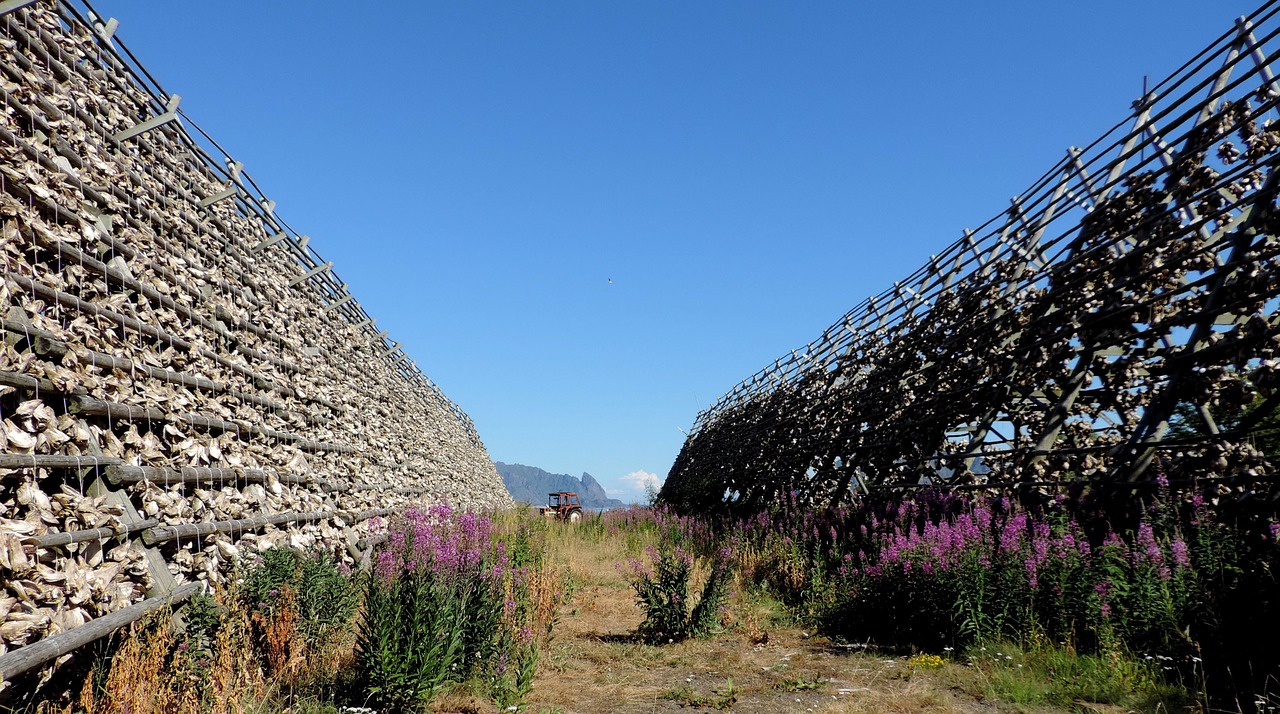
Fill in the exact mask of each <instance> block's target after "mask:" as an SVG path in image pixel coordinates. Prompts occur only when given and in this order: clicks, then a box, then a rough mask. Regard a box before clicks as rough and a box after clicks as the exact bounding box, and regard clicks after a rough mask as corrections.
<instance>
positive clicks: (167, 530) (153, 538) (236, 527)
mask: <svg viewBox="0 0 1280 714" xmlns="http://www.w3.org/2000/svg"><path fill="white" fill-rule="evenodd" d="M335 515H337V514H336V513H334V512H332V511H311V512H308V513H298V512H293V511H291V512H288V513H277V514H275V515H270V516H258V517H256V518H238V519H235V520H230V521H210V522H208V523H184V524H182V525H177V526H159V527H156V528H149V529H147V530H145V531H143V532H142V542H143V543H146V544H147V545H157V544H159V543H167V542H168V541H171V540H175V539H177V538H195V537H196V536H207V535H213V534H214V533H237V532H242V531H255V530H258V529H259V528H264V527H266V526H277V525H282V524H284V523H304V522H307V521H318V520H321V519H323V518H332V517H334V516H335Z"/></svg>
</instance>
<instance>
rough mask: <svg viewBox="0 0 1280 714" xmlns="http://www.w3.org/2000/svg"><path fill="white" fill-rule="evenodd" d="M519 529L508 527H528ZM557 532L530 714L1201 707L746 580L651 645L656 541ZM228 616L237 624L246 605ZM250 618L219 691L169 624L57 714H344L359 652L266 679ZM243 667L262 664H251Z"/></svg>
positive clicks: (1140, 672)
mask: <svg viewBox="0 0 1280 714" xmlns="http://www.w3.org/2000/svg"><path fill="white" fill-rule="evenodd" d="M520 517H521V516H518V515H511V516H502V517H501V518H502V519H503V522H504V523H505V522H506V519H507V518H510V519H512V521H511V522H512V523H515V522H516V520H517V519H519V518H520ZM507 525H510V523H508V524H507ZM542 525H543V524H539V527H541V526H542ZM545 525H546V527H547V531H546V533H547V548H548V555H549V562H551V563H553V564H555V566H554V567H555V568H556V570H557V571H558V572H559V573H560V575H561V581H562V582H563V586H562V590H563V591H564V592H566V593H569V594H571V597H569V598H568V599H567V600H565V601H563V604H562V605H561V606H560V610H559V620H558V622H557V624H556V627H555V630H554V632H553V635H552V638H551V640H550V642H549V644H548V646H547V648H546V649H545V650H544V651H543V652H542V654H541V656H540V658H539V666H538V670H537V674H536V677H535V679H534V685H533V690H532V691H531V692H530V693H529V695H528V696H527V697H526V698H525V700H524V701H523V702H522V703H521V705H520V708H519V711H521V712H528V713H529V714H535V713H538V714H541V713H545V714H595V713H600V714H603V713H604V712H623V713H626V712H635V713H636V714H640V713H642V712H644V713H648V712H677V711H680V710H682V709H706V710H725V711H741V712H772V711H813V712H817V713H819V714H864V713H866V714H869V713H871V712H877V713H878V712H901V713H904V714H907V713H911V714H913V713H915V712H937V713H939V714H953V713H954V714H980V713H982V714H985V713H990V712H1015V711H1016V712H1035V713H1036V714H1053V713H1056V712H1067V711H1090V710H1092V711H1102V712H1121V711H1149V712H1156V711H1160V712H1176V711H1183V710H1185V708H1186V706H1187V705H1189V704H1192V703H1193V702H1191V701H1189V699H1188V698H1187V697H1186V695H1185V694H1183V693H1182V692H1181V691H1180V690H1178V689H1176V688H1174V687H1169V686H1167V685H1163V684H1161V683H1160V681H1159V676H1158V675H1159V672H1158V671H1157V669H1158V668H1154V667H1153V666H1152V665H1151V664H1150V663H1145V662H1143V661H1141V660H1138V659H1136V658H1133V657H1120V656H1113V657H1109V658H1107V657H1088V656H1081V655H1078V654H1076V653H1074V652H1073V651H1071V650H1069V649H1068V648H1065V647H1061V646H1049V645H1045V644H1039V645H1037V646H1034V647H1026V648H1022V647H1018V646H1016V645H1015V644H1011V643H1003V642H1002V643H987V644H986V645H985V647H986V649H981V648H978V649H977V650H976V651H974V652H971V653H970V657H968V658H967V659H966V660H965V661H955V660H954V659H953V658H952V657H950V656H949V655H948V654H947V653H929V652H923V653H912V654H911V655H910V656H907V653H904V654H902V655H896V656H890V655H886V654H876V653H875V651H874V648H871V649H870V650H867V651H857V649H856V648H848V647H844V646H841V645H838V644H837V643H833V642H831V641H829V640H827V639H826V638H824V637H821V636H814V635H812V633H811V631H806V630H805V629H804V628H802V627H801V626H800V625H799V623H798V622H797V621H796V619H795V617H794V615H793V614H792V613H791V612H790V611H789V610H788V609H787V608H786V607H785V606H784V605H783V604H782V603H781V602H779V601H778V599H776V598H775V597H772V596H771V595H769V594H768V593H767V592H765V591H764V590H762V589H761V588H760V587H759V586H757V585H756V584H755V583H752V582H749V581H746V580H743V579H741V578H740V579H739V580H738V581H737V582H735V584H734V587H733V592H734V594H733V596H732V597H731V598H730V600H729V604H728V608H727V613H726V615H725V617H724V618H723V620H722V621H721V623H720V627H719V629H718V630H717V631H716V633H715V634H713V635H712V636H710V637H706V638H699V639H691V640H687V641H685V642H681V643H677V644H672V645H661V646H657V645H647V644H644V643H642V642H641V641H640V640H639V639H638V638H637V637H636V636H635V632H636V628H637V627H638V626H639V624H640V622H641V621H642V618H643V615H642V613H641V611H640V609H639V608H638V607H637V605H636V602H635V594H634V592H633V591H632V590H631V588H630V586H629V584H628V582H627V578H626V576H625V573H624V572H623V569H622V568H619V567H617V565H618V564H625V562H626V560H627V559H628V558H630V557H636V556H639V555H640V554H641V553H642V552H643V550H644V548H645V546H646V545H649V544H653V543H654V542H655V540H656V532H655V531H654V530H653V529H637V530H636V531H635V532H630V533H616V532H614V533H610V532H609V530H608V529H607V528H606V527H605V526H604V525H603V524H602V523H600V522H599V521H598V520H595V521H594V522H593V519H591V518H588V519H587V520H586V521H584V522H583V523H582V524H579V525H577V526H570V525H567V524H560V523H549V524H545ZM222 606H223V607H229V608H232V609H234V603H231V602H227V601H224V602H223V603H222ZM250 617H251V613H243V612H241V613H240V614H239V615H238V616H237V618H232V620H230V624H229V626H224V627H222V628H221V629H220V630H219V631H218V633H217V637H218V638H220V639H219V643H220V644H221V645H222V646H220V647H217V648H214V649H215V650H216V651H219V652H222V653H229V654H223V655H221V656H219V657H217V658H216V659H215V660H205V661H200V662H199V666H203V667H205V668H206V669H207V670H208V675H207V677H205V681H207V682H208V683H209V684H208V686H207V689H205V690H201V691H200V692H192V691H189V690H184V689H183V687H182V686H181V684H182V682H181V681H180V680H179V679H177V678H176V677H177V676H178V675H176V674H175V672H174V669H173V668H172V667H171V666H169V663H166V662H165V656H166V653H167V652H169V651H171V647H170V645H171V644H172V642H173V638H174V637H175V636H177V635H176V633H174V632H173V631H172V630H171V629H170V628H169V627H168V625H167V620H165V619H161V620H159V621H158V622H156V623H154V624H153V625H151V626H149V627H146V628H141V627H140V628H137V630H136V631H135V633H134V635H133V636H131V637H128V638H125V639H124V641H123V642H122V644H121V646H120V647H119V648H118V649H116V651H115V654H114V658H113V660H112V661H113V666H112V667H111V669H110V671H104V672H99V673H97V674H96V675H95V676H93V677H91V678H90V679H89V680H87V681H86V690H85V694H84V695H83V696H82V697H81V700H80V701H81V702H82V704H81V705H79V706H68V707H66V708H62V707H59V708H57V709H46V710H44V711H66V712H88V713H89V714H111V713H113V712H124V711H129V712H131V714H132V713H138V714H146V713H147V712H156V713H157V714H158V713H159V712H169V711H181V712H191V713H193V714H206V713H208V714H221V712H231V711H240V712H245V713H247V714H277V713H283V712H289V713H290V714H337V712H339V711H340V707H338V706H337V705H336V704H335V701H337V700H336V699H335V694H334V693H335V691H336V689H337V688H338V687H339V686H340V681H339V679H340V677H339V674H338V673H339V672H340V671H342V670H343V669H344V668H345V667H346V666H347V664H349V661H348V660H347V659H344V655H342V652H343V651H347V654H348V655H349V648H347V649H346V650H344V649H343V648H342V647H332V648H316V649H315V651H311V650H308V651H305V652H297V651H294V650H291V649H290V646H291V645H290V646H286V645H285V644H280V645H279V647H278V650H279V651H278V652H276V653H275V655H276V657H277V659H279V662H278V663H277V665H278V667H277V669H278V672H277V673H276V674H274V675H271V674H270V673H264V670H263V668H261V667H258V666H256V665H253V664H252V663H253V662H255V661H257V660H256V659H254V656H253V655H252V649H251V648H252V646H253V645H252V643H251V642H250V641H249V638H250V637H251V636H252V632H253V627H254V626H253V624H252V623H251V622H250ZM236 652H240V653H242V654H244V653H249V654H248V655H246V656H244V657H237V656H235V655H234V653H236ZM997 653H999V654H997ZM268 654H270V653H268ZM268 659H270V658H269V657H268ZM291 663H293V664H291ZM246 665H251V666H246ZM281 674H283V676H281ZM197 695H199V696H198V698H197ZM430 709H431V711H436V712H468V713H472V714H500V713H501V712H503V711H504V709H503V708H501V707H498V706H497V705H495V704H494V703H493V702H492V701H489V700H488V699H487V698H486V697H485V696H483V693H481V692H478V691H477V690H476V689H475V688H474V687H472V688H468V687H466V686H455V687H452V688H451V689H449V690H447V691H445V692H444V693H442V694H441V695H440V696H439V697H438V698H437V699H436V701H434V702H433V703H432V705H431V708H430ZM0 711H2V708H0Z"/></svg>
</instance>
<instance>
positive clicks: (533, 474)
mask: <svg viewBox="0 0 1280 714" xmlns="http://www.w3.org/2000/svg"><path fill="white" fill-rule="evenodd" d="M493 464H494V466H497V467H498V475H500V476H502V482H503V483H504V484H506V486H507V491H509V492H510V493H511V497H512V498H514V499H515V500H517V501H524V502H526V503H532V504H533V505H535V506H545V505H546V504H547V494H548V493H553V492H555V491H575V492H577V494H578V497H579V498H581V499H582V506H583V507H584V508H623V507H625V506H626V505H627V504H625V503H623V502H622V501H619V500H618V499H616V498H609V494H607V493H605V491H604V487H603V486H601V485H600V483H599V482H598V481H596V480H595V478H593V477H592V476H591V474H589V473H587V472H585V471H584V472H583V473H582V478H580V479H577V478H574V477H572V476H570V475H569V474H553V473H551V472H549V471H543V470H542V469H540V468H538V467H536V466H525V465H524V464H504V463H502V462H501V461H495V462H493Z"/></svg>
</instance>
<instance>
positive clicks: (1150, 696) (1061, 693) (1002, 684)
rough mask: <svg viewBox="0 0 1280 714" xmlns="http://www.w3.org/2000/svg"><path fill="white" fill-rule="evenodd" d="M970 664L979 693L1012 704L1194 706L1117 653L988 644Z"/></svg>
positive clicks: (1147, 668) (1151, 671) (1148, 668)
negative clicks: (1087, 653)
mask: <svg viewBox="0 0 1280 714" xmlns="http://www.w3.org/2000/svg"><path fill="white" fill-rule="evenodd" d="M970 663H971V664H972V665H973V666H972V669H973V670H974V671H975V672H976V673H977V677H976V678H975V680H974V683H975V684H976V685H977V687H978V690H979V691H980V693H981V694H982V695H983V696H986V697H990V698H993V699H999V700H1001V701H1005V702H1009V703H1011V704H1019V705H1041V704H1049V705H1058V706H1070V707H1077V708H1081V707H1084V708H1088V707H1089V706H1090V705H1097V704H1103V705H1113V706H1118V707H1122V708H1124V709H1126V710H1136V711H1150V712H1156V711H1162V712H1169V711H1181V710H1183V709H1185V708H1187V707H1188V706H1191V705H1193V704H1194V700H1193V699H1192V698H1191V697H1190V696H1189V694H1188V693H1187V691H1186V690H1185V689H1182V688H1181V687H1176V686H1173V685H1169V684H1166V683H1164V682H1162V681H1161V678H1160V675H1159V672H1158V671H1157V668H1156V667H1155V666H1154V665H1152V664H1150V663H1147V662H1144V661H1142V660H1139V659H1137V658H1134V657H1131V656H1126V655H1124V654H1122V653H1118V652H1117V653H1112V654H1111V655H1110V656H1094V655H1082V654H1078V653H1076V652H1074V651H1072V650H1071V649H1070V648H1067V647H1063V646H1061V645H1056V644H1039V645H1035V646H1032V647H1028V648H1025V649H1024V648H1022V647H1019V646H1018V645H1016V644H1014V643H1010V642H992V643H988V644H985V645H981V646H979V647H978V648H976V649H975V651H974V652H972V653H971V655H970Z"/></svg>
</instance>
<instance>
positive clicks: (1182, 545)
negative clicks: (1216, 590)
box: [1169, 538, 1191, 568]
mask: <svg viewBox="0 0 1280 714" xmlns="http://www.w3.org/2000/svg"><path fill="white" fill-rule="evenodd" d="M1169 550H1170V551H1172V552H1173V562H1174V564H1176V565H1177V566H1178V567H1179V568H1189V567H1191V558H1190V556H1188V555H1187V544H1186V542H1185V541H1183V540H1182V539H1181V538H1175V539H1174V541H1173V542H1172V543H1170V544H1169Z"/></svg>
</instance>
